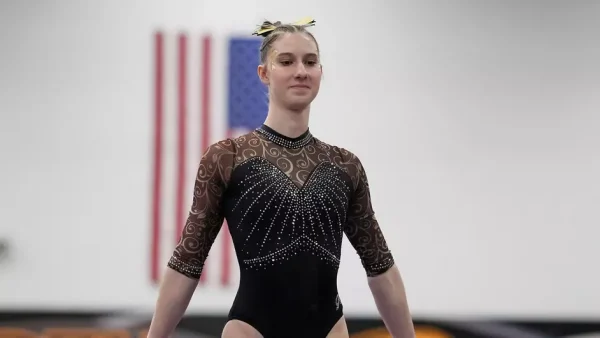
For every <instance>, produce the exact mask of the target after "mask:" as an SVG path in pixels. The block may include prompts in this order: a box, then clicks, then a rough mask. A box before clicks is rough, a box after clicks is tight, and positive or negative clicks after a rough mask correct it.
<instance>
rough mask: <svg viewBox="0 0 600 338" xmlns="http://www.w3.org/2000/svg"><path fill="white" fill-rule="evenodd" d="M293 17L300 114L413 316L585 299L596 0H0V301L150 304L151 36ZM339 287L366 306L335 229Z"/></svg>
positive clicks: (571, 312)
mask: <svg viewBox="0 0 600 338" xmlns="http://www.w3.org/2000/svg"><path fill="white" fill-rule="evenodd" d="M353 6H355V7H353ZM305 15H311V16H314V17H315V18H316V20H317V27H315V29H314V32H315V33H316V34H317V36H318V38H319V39H320V44H321V48H322V50H323V54H324V55H323V57H324V62H325V72H326V74H325V80H324V84H323V87H322V92H321V95H320V97H319V98H318V99H317V102H315V104H314V108H313V115H312V120H311V128H312V130H313V132H314V133H315V134H316V135H317V136H319V137H320V138H322V139H324V140H325V141H328V142H331V143H335V144H340V145H343V146H345V147H347V148H350V149H351V150H353V151H354V152H355V153H357V154H358V155H359V156H360V157H361V159H362V160H363V162H364V163H365V165H366V167H367V170H368V173H369V175H370V180H371V182H372V183H371V184H372V189H373V191H372V193H373V198H374V202H375V207H376V210H377V212H378V214H379V219H380V220H381V223H382V226H383V227H384V231H385V233H386V235H387V237H388V241H389V243H390V245H391V246H392V248H393V250H394V252H395V256H396V258H397V260H398V263H399V265H400V266H401V268H402V271H403V273H404V276H405V280H406V284H407V289H408V293H409V298H410V301H411V304H412V308H413V311H414V312H415V314H416V315H422V316H449V317H454V316H463V315H473V316H488V315H502V316H534V317H539V316H552V317H586V316H596V315H597V314H598V313H599V312H600V291H598V285H600V273H598V269H597V268H596V267H597V265H598V264H597V260H598V257H600V249H599V246H598V244H597V243H598V235H600V230H598V223H599V221H600V216H599V215H598V212H597V205H598V202H599V201H600V181H599V179H598V172H600V150H599V149H600V133H598V130H599V128H600V116H599V114H598V112H600V95H599V94H598V93H599V92H600V66H599V63H598V60H600V44H599V43H598V39H597V35H598V32H600V4H598V3H594V2H583V1H581V2H576V1H569V2H560V3H559V2H558V1H537V2H535V1H529V2H526V1H519V2H503V3H502V2H499V1H497V2H467V1H453V2H435V3H434V2H433V1H418V2H417V1H412V2H394V1H391V0H387V1H383V0H379V1H374V2H367V1H364V2H359V1H351V2H350V3H348V2H342V1H327V2H325V1H324V2H320V3H318V2H317V1H316V0H308V1H303V2H292V3H290V2H284V1H280V0H261V1H235V0H225V1H221V2H217V1H170V2H169V3H168V4H167V2H160V1H157V0H153V1H143V2H142V1H128V2H122V1H103V2H82V1H61V2H59V1H43V2H42V1H39V2H36V3H35V4H34V3H33V2H28V3H24V2H21V1H3V2H2V3H1V4H0V43H1V44H0V46H1V48H2V53H1V54H0V131H1V134H0V154H1V155H2V166H1V167H0V174H1V175H0V187H2V188H1V190H0V238H6V239H8V240H9V241H10V244H11V251H10V255H9V257H8V258H7V259H5V260H4V261H2V262H0V308H2V309H25V308H28V309H42V308H48V309H58V308H72V307H78V308H82V309H85V308H101V309H112V308H128V309H137V310H146V311H149V310H151V309H152V306H153V304H154V301H155V297H156V289H155V288H154V287H153V286H152V285H151V284H150V283H149V281H148V272H147V269H148V249H147V248H148V241H149V236H150V232H149V226H148V224H149V220H148V217H149V211H148V208H149V195H150V184H149V182H150V163H151V162H150V156H151V151H150V150H151V149H150V144H151V143H150V139H151V131H152V129H151V128H152V125H151V123H152V121H151V111H152V105H151V104H152V90H151V88H152V72H151V70H152V53H151V48H152V45H151V43H152V40H151V35H152V33H153V32H154V30H155V29H158V28H161V29H166V30H171V31H175V30H177V29H185V30H188V31H191V32H203V31H208V30H210V31H211V32H212V33H213V35H214V37H215V39H216V41H217V46H216V47H217V51H216V53H217V54H216V55H215V59H217V60H219V59H223V58H224V56H223V55H224V54H223V53H224V46H225V42H224V38H225V37H226V36H228V35H229V34H231V33H232V32H235V33H238V32H244V33H245V32H251V31H252V30H253V29H254V27H255V25H256V24H257V23H259V22H260V21H261V20H262V19H263V18H269V19H273V20H282V21H291V20H295V19H297V18H300V17H302V16H305ZM238 20H239V21H238ZM219 55H220V58H219ZM217 62H221V64H219V63H217V65H216V66H215V68H216V69H222V68H223V67H224V66H223V64H222V63H223V61H222V60H221V61H217ZM214 84H215V89H214V97H215V99H214V102H215V103H214V107H213V108H214V109H215V110H216V111H219V112H223V113H222V114H224V109H225V105H224V100H223V99H222V97H223V95H224V88H223V86H224V84H225V82H224V79H223V78H222V77H217V79H216V80H215V83H214ZM342 123H344V124H345V126H342ZM332 126H334V127H332ZM214 130H215V133H214V134H215V137H217V136H219V135H222V130H223V121H222V119H221V120H215V122H214ZM190 189H191V187H190ZM339 285H340V292H341V296H342V298H343V300H344V303H345V306H346V308H347V312H348V313H349V314H375V313H376V312H375V311H376V310H375V306H374V304H373V302H372V300H371V296H370V294H369V291H368V288H367V285H366V280H365V278H364V274H363V272H362V270H361V268H360V266H359V263H358V259H357V258H356V255H354V253H353V251H352V249H351V248H350V246H349V245H348V243H347V242H346V248H345V258H344V261H343V265H342V268H341V271H340V278H339ZM234 292H235V289H233V290H219V289H214V290H203V289H200V290H199V291H198V294H197V296H196V297H195V299H194V301H193V304H192V305H191V309H190V311H196V312H212V311H220V312H225V311H226V310H227V309H228V308H229V305H230V302H231V300H232V297H233V295H234Z"/></svg>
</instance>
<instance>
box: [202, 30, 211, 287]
mask: <svg viewBox="0 0 600 338" xmlns="http://www.w3.org/2000/svg"><path fill="white" fill-rule="evenodd" d="M201 42H202V43H201V44H200V45H201V48H202V50H201V51H200V55H201V57H200V58H201V59H200V64H201V65H202V67H201V69H200V152H202V153H203V152H204V151H206V149H207V148H208V146H209V144H210V94H211V93H210V89H211V88H210V82H211V73H210V64H211V61H212V60H211V58H210V57H211V53H212V51H211V47H212V45H211V37H210V36H209V35H205V36H203V37H202V41H201ZM207 263H208V262H206V263H205V266H206V265H207ZM207 275H208V269H206V267H205V268H204V269H203V271H202V275H201V276H200V283H202V284H204V283H206V278H207Z"/></svg>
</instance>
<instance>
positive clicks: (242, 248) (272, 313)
mask: <svg viewBox="0 0 600 338" xmlns="http://www.w3.org/2000/svg"><path fill="white" fill-rule="evenodd" d="M224 219H226V220H227V224H228V227H229V231H230V233H231V237H232V240H233V244H234V247H235V251H236V255H237V259H238V262H239V265H240V284H239V288H238V292H237V295H236V298H235V301H234V303H233V306H232V307H231V310H230V313H229V318H230V319H238V320H241V321H243V322H246V323H248V324H250V325H251V326H253V327H254V328H255V329H256V330H258V331H259V332H260V333H261V334H262V335H263V336H264V337H265V338H275V337H286V338H295V337H302V338H306V337H311V338H320V337H325V336H326V335H327V333H328V332H329V331H330V330H331V329H332V328H333V326H334V325H335V323H336V322H337V321H338V320H339V319H340V318H341V316H342V313H343V308H342V303H341V301H340V297H339V296H338V292H337V272H338V267H339V264H340V254H341V246H342V238H343V234H344V233H345V234H346V236H347V237H348V239H349V241H350V243H352V245H353V246H354V248H355V249H356V251H357V252H358V255H359V256H360V259H361V261H362V264H363V267H364V269H365V271H366V273H367V275H368V276H375V275H378V274H381V273H383V272H385V271H387V270H388V269H389V268H390V267H391V266H392V265H393V264H394V260H393V257H392V255H391V253H390V251H389V249H388V247H387V244H386V241H385V239H384V237H383V234H382V232H381V229H380V228H379V226H378V224H377V220H376V219H375V216H374V212H373V208H372V206H371V200H370V193H369V185H368V182H367V176H366V174H365V170H364V169H363V166H362V164H361V162H360V161H359V159H358V158H357V157H356V156H355V155H354V154H352V153H351V152H349V151H348V150H345V149H343V148H339V147H336V146H332V145H329V144H326V143H324V142H322V141H319V140H317V139H316V138H315V137H313V135H312V134H311V133H310V131H308V130H307V131H306V133H304V134H303V135H302V136H300V137H298V138H295V139H291V138H288V137H285V136H283V135H281V134H278V133H277V132H276V131H274V130H272V129H271V128H269V127H267V126H265V125H263V126H261V127H260V128H258V129H256V130H254V131H252V132H250V133H248V134H245V135H243V136H241V137H238V138H235V139H226V140H222V141H219V142H217V143H214V144H212V145H211V146H210V147H209V149H208V150H207V151H206V153H205V154H204V156H203V157H202V160H201V163H200V166H199V170H198V173H197V177H196V182H195V189H194V198H193V205H192V207H191V211H190V213H189V217H188V219H187V222H186V225H185V227H184V230H183V234H182V238H181V240H180V241H179V243H178V245H177V247H176V249H175V251H174V253H173V256H172V258H171V259H170V261H169V263H168V266H169V267H170V268H172V269H174V270H176V271H179V272H180V273H182V274H185V275H186V276H188V277H191V278H195V279H197V278H200V274H201V272H202V268H203V265H204V261H205V259H206V257H207V255H208V253H209V250H210V248H211V246H212V244H213V242H214V240H215V238H216V236H217V234H218V232H219V230H220V228H221V225H222V224H223V221H224Z"/></svg>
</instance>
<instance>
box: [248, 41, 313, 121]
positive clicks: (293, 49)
mask: <svg viewBox="0 0 600 338" xmlns="http://www.w3.org/2000/svg"><path fill="white" fill-rule="evenodd" d="M322 72H323V70H322V67H321V63H320V60H319V51H318V48H317V44H316V43H315V41H314V40H313V39H312V38H311V37H310V36H309V35H308V34H304V33H286V34H283V35H281V36H279V37H278V39H277V40H275V42H274V43H273V44H272V45H271V49H270V50H269V54H268V59H267V62H266V64H265V65H261V66H259V68H258V74H259V76H260V78H261V81H262V82H263V83H265V84H266V85H267V86H269V93H270V98H271V100H274V101H275V103H277V104H278V105H282V106H284V107H286V108H288V109H290V110H293V111H302V110H304V109H305V108H306V107H307V106H309V105H310V103H311V102H312V101H313V100H314V98H315V97H316V96H317V94H318V92H319V88H320V85H321V75H322Z"/></svg>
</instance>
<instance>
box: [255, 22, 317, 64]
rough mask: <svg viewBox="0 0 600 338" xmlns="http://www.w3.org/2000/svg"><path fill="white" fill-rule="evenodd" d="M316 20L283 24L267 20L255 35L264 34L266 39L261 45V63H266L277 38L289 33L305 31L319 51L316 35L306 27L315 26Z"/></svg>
mask: <svg viewBox="0 0 600 338" xmlns="http://www.w3.org/2000/svg"><path fill="white" fill-rule="evenodd" d="M314 23H315V21H314V20H312V19H308V21H306V22H305V23H292V24H282V23H281V21H277V22H274V23H271V22H270V21H267V20H265V21H264V22H263V23H262V25H260V27H259V28H258V29H257V30H256V31H254V33H253V35H257V36H262V37H263V38H264V39H263V41H262V44H261V46H260V53H259V54H260V63H262V64H265V63H266V62H267V57H268V55H269V52H270V51H271V46H272V45H273V43H274V42H275V41H277V39H278V38H279V37H280V36H281V35H284V34H287V33H303V34H306V35H308V36H309V37H310V38H311V39H312V40H313V41H314V42H315V45H317V53H319V43H318V42H317V39H316V38H315V36H314V35H313V34H312V33H311V32H309V31H308V30H307V29H306V27H308V26H313V25H314Z"/></svg>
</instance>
